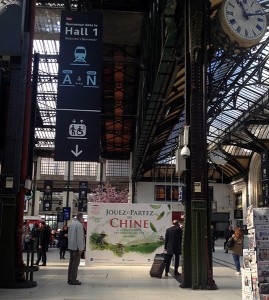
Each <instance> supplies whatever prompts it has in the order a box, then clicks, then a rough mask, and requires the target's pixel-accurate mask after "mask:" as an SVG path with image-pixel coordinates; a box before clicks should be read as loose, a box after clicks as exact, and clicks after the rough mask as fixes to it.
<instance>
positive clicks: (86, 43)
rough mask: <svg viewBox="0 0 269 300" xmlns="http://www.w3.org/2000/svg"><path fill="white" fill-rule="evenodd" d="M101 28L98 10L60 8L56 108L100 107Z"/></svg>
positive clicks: (98, 108)
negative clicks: (86, 10) (75, 10)
mask: <svg viewBox="0 0 269 300" xmlns="http://www.w3.org/2000/svg"><path fill="white" fill-rule="evenodd" d="M102 30H103V17H102V13H101V12H98V11H92V12H74V11H73V12H72V11H63V12H62V15H61V34H60V55H59V73H58V98H57V108H58V109H74V108H76V109H81V110H84V109H85V110H100V109H101V92H102V90H101V83H102V81H101V74H102V35H103V32H102Z"/></svg>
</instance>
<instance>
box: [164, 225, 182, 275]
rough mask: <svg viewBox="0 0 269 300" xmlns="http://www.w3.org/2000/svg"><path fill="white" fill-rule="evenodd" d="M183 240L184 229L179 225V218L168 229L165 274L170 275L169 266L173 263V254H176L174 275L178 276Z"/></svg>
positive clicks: (165, 245)
mask: <svg viewBox="0 0 269 300" xmlns="http://www.w3.org/2000/svg"><path fill="white" fill-rule="evenodd" d="M181 242H182V229H181V228H180V226H179V223H178V221H177V220H174V221H173V225H172V226H171V227H170V228H168V229H166V233H165V242H164V250H165V251H166V252H167V254H166V264H165V276H168V273H169V268H170V265H171V260H172V257H173V255H175V269H174V275H176V276H178V275H180V273H179V272H178V267H179V259H180V254H181Z"/></svg>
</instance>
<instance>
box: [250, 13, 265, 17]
mask: <svg viewBox="0 0 269 300" xmlns="http://www.w3.org/2000/svg"><path fill="white" fill-rule="evenodd" d="M264 15H265V13H263V12H257V13H246V16H247V17H251V16H264Z"/></svg>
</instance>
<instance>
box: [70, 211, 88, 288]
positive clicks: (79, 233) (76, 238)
mask: <svg viewBox="0 0 269 300" xmlns="http://www.w3.org/2000/svg"><path fill="white" fill-rule="evenodd" d="M82 223H83V214H82V213H78V214H77V216H76V218H74V219H73V221H72V223H71V225H70V226H69V228H68V249H69V252H70V259H69V266H68V279H67V282H68V283H69V284H70V285H80V284H81V282H80V281H78V280H77V274H78V266H79V263H80V258H81V254H82V252H83V251H84V249H85V237H84V230H83V224H82Z"/></svg>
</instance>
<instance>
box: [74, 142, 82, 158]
mask: <svg viewBox="0 0 269 300" xmlns="http://www.w3.org/2000/svg"><path fill="white" fill-rule="evenodd" d="M71 152H72V153H73V154H74V155H75V156H76V157H78V156H79V155H80V154H81V153H82V150H80V151H78V145H76V152H75V151H73V150H71Z"/></svg>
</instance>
